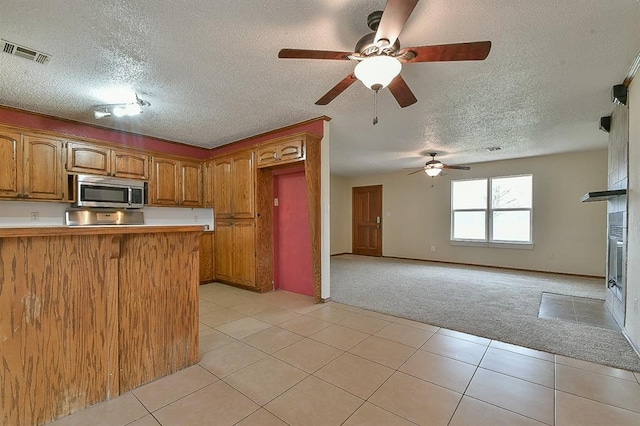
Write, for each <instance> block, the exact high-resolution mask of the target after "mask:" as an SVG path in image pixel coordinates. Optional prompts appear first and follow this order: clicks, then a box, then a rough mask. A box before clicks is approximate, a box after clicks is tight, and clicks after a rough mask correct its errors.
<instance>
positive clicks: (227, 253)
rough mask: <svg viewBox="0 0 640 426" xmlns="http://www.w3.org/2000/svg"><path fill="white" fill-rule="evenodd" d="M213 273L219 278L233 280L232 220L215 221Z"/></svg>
mask: <svg viewBox="0 0 640 426" xmlns="http://www.w3.org/2000/svg"><path fill="white" fill-rule="evenodd" d="M215 234H216V236H215V239H214V247H215V257H214V259H215V262H214V264H215V274H216V278H218V279H221V280H227V281H233V265H232V261H233V258H234V253H233V222H224V221H218V222H216V230H215Z"/></svg>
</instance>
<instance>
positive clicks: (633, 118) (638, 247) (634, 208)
mask: <svg viewBox="0 0 640 426" xmlns="http://www.w3.org/2000/svg"><path fill="white" fill-rule="evenodd" d="M638 78H640V77H637V76H636V79H635V80H634V81H633V82H632V83H631V86H630V88H629V96H628V100H629V101H628V105H629V186H628V189H627V202H628V210H627V220H628V223H627V305H626V319H625V330H626V331H627V334H628V336H629V337H630V339H631V340H632V341H633V343H634V344H635V345H636V347H640V313H639V312H638V311H639V309H640V308H638V303H639V302H638V299H640V83H639V82H638V81H637V79H638Z"/></svg>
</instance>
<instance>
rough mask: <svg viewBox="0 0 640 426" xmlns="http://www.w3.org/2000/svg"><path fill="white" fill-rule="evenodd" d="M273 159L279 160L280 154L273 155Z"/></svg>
mask: <svg viewBox="0 0 640 426" xmlns="http://www.w3.org/2000/svg"><path fill="white" fill-rule="evenodd" d="M273 159H274V160H277V159H278V154H276V153H275V152H274V153H273Z"/></svg>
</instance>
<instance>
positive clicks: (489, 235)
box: [450, 173, 534, 249]
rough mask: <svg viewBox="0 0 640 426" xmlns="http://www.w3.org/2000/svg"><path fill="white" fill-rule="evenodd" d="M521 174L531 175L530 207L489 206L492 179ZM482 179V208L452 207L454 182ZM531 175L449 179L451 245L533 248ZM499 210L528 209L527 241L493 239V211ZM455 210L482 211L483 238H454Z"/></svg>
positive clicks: (510, 176) (509, 176)
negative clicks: (484, 193) (484, 188)
mask: <svg viewBox="0 0 640 426" xmlns="http://www.w3.org/2000/svg"><path fill="white" fill-rule="evenodd" d="M523 176H531V207H530V208H523V207H518V208H495V209H494V208H493V207H492V206H491V200H492V197H491V195H492V192H493V180H494V179H504V178H517V177H523ZM478 180H484V181H486V182H487V205H486V207H485V208H484V209H457V210H454V209H453V185H454V182H464V181H478ZM533 190H534V188H533V175H532V174H531V173H528V174H519V175H507V176H491V177H485V178H470V179H456V180H452V181H451V191H450V193H451V216H450V220H451V226H450V231H451V236H450V239H451V241H450V242H451V245H459V246H477V247H496V248H516V249H533V247H534V244H533ZM501 211H505V212H508V211H528V212H529V219H530V220H529V241H523V242H518V241H503V240H494V239H493V212H501ZM455 212H483V213H484V214H485V235H486V237H485V239H484V240H479V239H478V240H472V239H460V238H457V239H456V238H454V237H453V236H454V235H455V234H454V231H455V230H454V225H455V222H454V214H455Z"/></svg>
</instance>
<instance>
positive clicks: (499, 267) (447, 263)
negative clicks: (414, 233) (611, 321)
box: [349, 253, 604, 280]
mask: <svg viewBox="0 0 640 426" xmlns="http://www.w3.org/2000/svg"><path fill="white" fill-rule="evenodd" d="M349 254H350V253H349ZM382 257H384V258H387V259H401V260H417V261H419V262H432V263H444V264H446V265H460V266H481V267H483V268H493V269H507V270H509V271H520V272H537V273H541V274H555V275H565V276H569V277H580V278H601V279H603V280H604V277H603V276H598V275H582V274H571V273H569V272H553V271H542V270H538V269H523V268H513V267H509V266H495V265H482V264H479V263H464V262H449V261H446V260H429V259H416V258H413V257H398V256H382Z"/></svg>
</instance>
